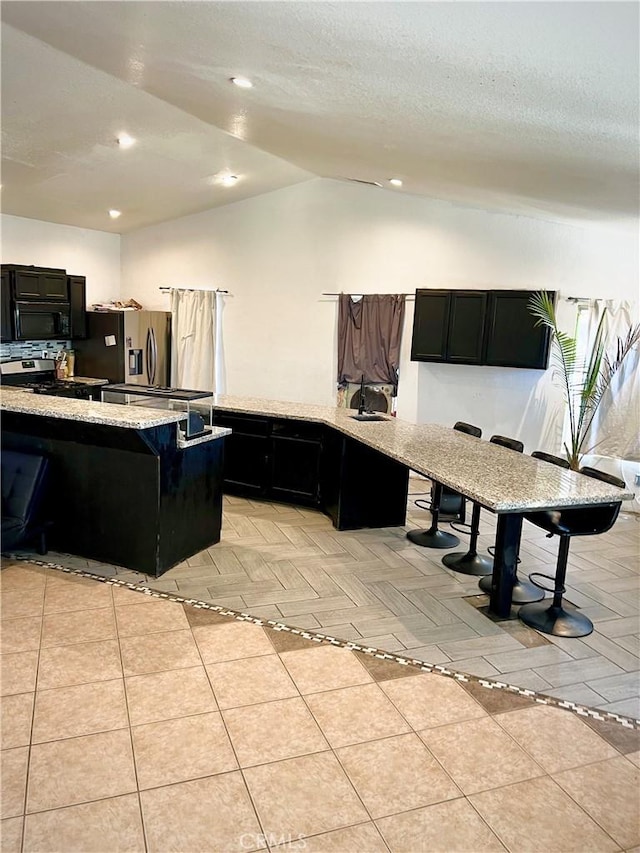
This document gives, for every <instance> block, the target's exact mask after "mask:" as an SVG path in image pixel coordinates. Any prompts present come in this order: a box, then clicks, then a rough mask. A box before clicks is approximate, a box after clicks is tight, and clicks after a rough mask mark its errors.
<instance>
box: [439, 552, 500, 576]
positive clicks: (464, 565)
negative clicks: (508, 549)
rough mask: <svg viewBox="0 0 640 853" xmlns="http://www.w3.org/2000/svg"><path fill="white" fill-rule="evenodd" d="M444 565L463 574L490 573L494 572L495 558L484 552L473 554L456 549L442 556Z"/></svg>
mask: <svg viewBox="0 0 640 853" xmlns="http://www.w3.org/2000/svg"><path fill="white" fill-rule="evenodd" d="M442 562H443V563H444V565H445V566H446V567H447V568H448V569H451V570H452V571H453V572H460V574H462V575H490V574H491V573H492V572H493V560H491V559H490V558H489V557H485V556H483V555H482V554H472V553H471V552H470V551H467V552H466V554H463V553H462V551H456V552H455V553H453V554H447V555H446V556H445V557H443V558H442Z"/></svg>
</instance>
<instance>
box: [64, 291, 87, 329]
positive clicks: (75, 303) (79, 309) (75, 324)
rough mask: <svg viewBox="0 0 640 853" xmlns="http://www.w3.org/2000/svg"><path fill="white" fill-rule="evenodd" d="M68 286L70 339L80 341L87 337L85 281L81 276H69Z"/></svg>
mask: <svg viewBox="0 0 640 853" xmlns="http://www.w3.org/2000/svg"><path fill="white" fill-rule="evenodd" d="M68 286H69V301H70V303H71V337H72V338H73V339H75V340H81V339H84V338H86V337H87V297H86V279H85V277H84V276H83V275H70V276H68Z"/></svg>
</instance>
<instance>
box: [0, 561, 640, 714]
mask: <svg viewBox="0 0 640 853" xmlns="http://www.w3.org/2000/svg"><path fill="white" fill-rule="evenodd" d="M10 558H11V559H12V560H15V561H17V562H25V563H33V564H34V565H36V566H44V567H46V568H49V569H56V570H57V571H61V572H65V573H66V574H69V575H77V576H79V577H86V578H91V579H92V580H95V581H99V582H100V583H106V584H110V585H111V586H119V587H124V588H125V589H130V590H132V591H133V592H139V593H141V594H142V595H148V596H151V597H153V598H163V599H165V600H166V601H175V602H177V603H179V604H189V605H190V606H191V607H195V608H197V609H201V610H211V611H212V612H213V613H218V614H219V615H220V616H228V617H229V618H231V619H236V620H237V621H239V622H250V623H251V624H253V625H258V626H260V627H262V628H265V627H266V628H271V629H272V630H274V631H282V632H287V633H289V634H293V635H295V636H298V637H302V638H303V639H305V640H312V641H313V642H316V643H325V644H329V645H332V646H338V647H339V648H342V649H348V650H349V651H353V652H362V653H364V654H367V655H371V656H372V657H376V658H379V659H380V660H388V661H392V662H394V663H398V664H400V665H401V666H410V667H414V668H416V669H419V670H421V671H422V672H431V673H436V674H437V675H444V676H445V677H447V678H453V679H455V680H456V681H461V682H466V683H475V684H479V685H480V686H481V687H484V688H486V689H487V690H504V691H506V692H508V693H513V694H516V695H518V696H526V697H527V698H529V699H532V700H534V701H535V702H537V703H538V704H540V705H551V706H554V707H556V708H563V709H565V710H567V711H571V712H573V713H574V714H577V715H578V716H581V717H590V718H591V719H594V720H600V721H601V722H613V723H619V724H620V725H621V726H623V727H624V728H626V729H635V730H640V720H634V719H633V718H632V717H625V716H622V715H621V714H614V713H613V712H612V711H598V710H597V709H596V708H588V707H586V706H585V705H578V704H577V703H575V702H570V701H568V700H565V699H557V698H556V697H554V696H545V694H544V693H536V691H535V690H529V689H527V688H525V687H516V686H515V685H513V684H507V683H506V682H504V681H491V680H490V679H488V678H480V677H478V676H475V675H469V674H467V673H463V672H456V671H455V670H453V669H451V668H449V667H446V666H442V665H440V664H431V663H425V662H424V661H421V660H417V659H415V658H411V657H402V656H401V655H395V654H393V653H392V652H385V651H384V650H382V649H377V648H375V647H373V646H362V645H360V644H359V643H355V642H353V640H339V639H337V638H336V637H332V636H330V635H329V634H319V633H317V632H314V631H306V630H304V629H302V628H291V627H289V626H288V625H284V624H283V623H282V622H276V621H275V620H273V619H260V618H258V617H256V616H251V615H250V614H249V613H241V612H239V611H237V610H231V609H230V608H228V607H223V606H222V605H220V604H209V603H208V602H206V601H199V600H198V599H196V598H183V597H182V596H179V595H174V594H172V593H168V592H161V591H159V590H155V589H151V588H150V587H148V586H142V585H140V584H135V583H131V582H129V581H124V580H118V578H113V577H103V576H102V575H96V574H92V573H91V572H88V571H86V570H84V569H70V568H68V567H67V566H62V565H60V564H59V563H48V562H46V561H45V560H36V559H33V558H32V557H22V556H19V555H11V557H10Z"/></svg>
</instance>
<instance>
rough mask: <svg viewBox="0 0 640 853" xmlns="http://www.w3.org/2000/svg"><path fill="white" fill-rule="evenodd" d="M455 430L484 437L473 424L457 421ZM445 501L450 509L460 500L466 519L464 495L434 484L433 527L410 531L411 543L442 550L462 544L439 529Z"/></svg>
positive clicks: (455, 537)
mask: <svg viewBox="0 0 640 853" xmlns="http://www.w3.org/2000/svg"><path fill="white" fill-rule="evenodd" d="M453 428H454V429H455V430H456V431H457V432H464V433H466V435H472V436H474V437H475V438H480V437H481V436H482V430H481V429H479V427H476V426H473V425H472V424H466V423H464V422H463V421H457V423H455V424H454V426H453ZM445 488H446V493H445ZM444 494H446V498H445V499H443V495H444ZM445 500H446V504H447V508H448V509H449V508H450V507H451V506H452V505H453V503H454V500H455V502H456V504H457V501H458V500H459V501H460V504H459V506H460V507H461V509H460V510H459V512H460V514H461V515H462V518H464V497H463V495H461V494H460V493H459V492H456V491H454V490H453V489H449V488H447V487H445V486H443V485H442V483H434V484H433V488H432V490H431V527H430V528H429V529H428V530H424V529H423V530H409V532H408V533H407V539H408V540H409V541H410V542H413V544H414V545H420V546H421V547H423V548H440V549H442V550H445V549H447V548H455V547H456V545H459V544H460V540H459V539H458V537H457V536H454V535H453V533H447V532H446V531H444V530H440V529H439V528H438V520H439V518H440V512H441V508H442V506H443V504H445Z"/></svg>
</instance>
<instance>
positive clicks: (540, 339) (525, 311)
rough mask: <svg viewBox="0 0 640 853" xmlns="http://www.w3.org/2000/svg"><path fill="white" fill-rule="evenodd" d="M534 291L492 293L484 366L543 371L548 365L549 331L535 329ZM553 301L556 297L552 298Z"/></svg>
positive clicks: (543, 328) (544, 328)
mask: <svg viewBox="0 0 640 853" xmlns="http://www.w3.org/2000/svg"><path fill="white" fill-rule="evenodd" d="M532 294H533V291H529V290H492V291H490V292H489V301H488V310H487V324H486V331H485V338H486V349H485V362H484V363H485V364H492V365H496V366H498V367H527V368H533V369H538V370H544V369H546V367H547V364H548V361H549V343H550V335H549V329H547V328H546V327H544V326H536V324H535V323H536V320H535V317H534V316H533V315H532V314H531V311H530V310H529V300H530V298H531V296H532ZM550 295H551V297H552V298H553V297H554V296H555V293H551V294H550Z"/></svg>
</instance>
